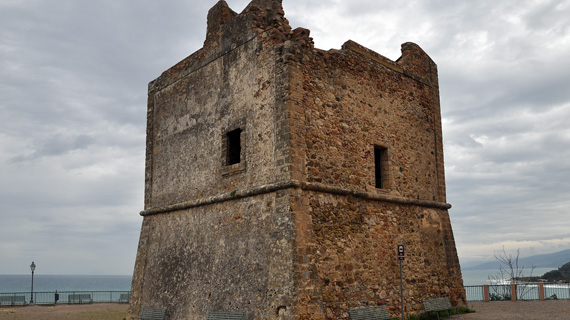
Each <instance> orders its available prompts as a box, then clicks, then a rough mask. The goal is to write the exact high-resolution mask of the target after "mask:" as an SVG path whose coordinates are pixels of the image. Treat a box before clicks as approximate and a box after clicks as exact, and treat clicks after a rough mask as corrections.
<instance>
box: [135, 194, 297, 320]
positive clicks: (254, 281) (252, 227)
mask: <svg viewBox="0 0 570 320" xmlns="http://www.w3.org/2000/svg"><path fill="white" fill-rule="evenodd" d="M287 208H288V196H287V194H286V192H284V191H280V192H272V193H267V194H264V195H260V196H255V197H250V198H248V199H247V201H240V200H237V201H230V202H225V203H218V204H213V205H208V206H200V207H196V208H192V209H187V210H181V211H176V212H173V213H169V214H163V215H155V216H153V217H151V218H148V219H145V223H148V224H150V225H149V226H148V231H147V233H146V234H145V237H147V238H148V239H151V240H150V241H148V245H147V248H146V255H147V257H146V265H145V268H144V271H143V274H142V277H143V279H144V283H143V285H142V288H141V290H140V293H139V294H140V297H137V298H139V299H140V301H141V302H140V303H141V304H142V305H143V306H159V307H163V308H165V309H166V310H167V312H168V316H169V319H172V320H176V319H203V318H205V315H206V313H207V312H208V311H213V310H214V311H229V310H239V311H246V312H248V313H250V314H254V313H255V314H256V315H257V316H258V317H259V318H260V319H272V318H273V317H274V316H275V315H276V314H277V312H278V310H279V308H280V307H282V308H284V307H285V308H286V307H288V306H291V305H292V301H291V297H293V292H292V291H293V288H294V287H293V281H292V274H293V273H292V268H293V264H292V261H291V260H292V256H293V255H292V250H293V247H292V244H293V241H292V240H293V228H292V225H291V224H292V219H291V217H290V213H289V210H287ZM285 311H287V310H286V309H284V310H283V312H285Z"/></svg>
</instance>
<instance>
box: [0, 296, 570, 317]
mask: <svg viewBox="0 0 570 320" xmlns="http://www.w3.org/2000/svg"><path fill="white" fill-rule="evenodd" d="M468 305H469V308H471V309H474V310H475V311H477V312H476V313H471V314H464V315H461V316H460V318H459V319H466V320H503V319H510V320H517V319H520V320H568V319H570V300H548V301H517V302H510V301H507V302H470V303H469V304H468ZM128 307H129V306H128V304H118V303H94V304H81V305H77V304H75V305H67V304H61V305H57V306H55V307H54V306H27V307H18V306H17V307H2V308H0V320H122V319H123V318H125V316H126V314H127V309H128ZM453 319H457V317H453Z"/></svg>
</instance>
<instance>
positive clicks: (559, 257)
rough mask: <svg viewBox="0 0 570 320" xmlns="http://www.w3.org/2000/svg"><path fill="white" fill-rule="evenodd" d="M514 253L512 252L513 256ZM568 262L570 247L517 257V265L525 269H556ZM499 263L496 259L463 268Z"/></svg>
mask: <svg viewBox="0 0 570 320" xmlns="http://www.w3.org/2000/svg"><path fill="white" fill-rule="evenodd" d="M515 256H516V254H513V258H514V257H515ZM567 262H570V249H568V250H563V251H559V252H554V253H548V254H539V255H536V256H530V257H524V258H521V257H519V266H520V267H522V266H524V268H525V270H530V268H531V267H532V266H534V267H536V268H553V269H557V268H559V267H561V266H562V265H564V264H565V263H567ZM500 265H501V263H500V262H499V261H498V260H494V261H490V262H485V263H481V264H478V265H475V266H471V267H465V268H463V269H464V270H484V269H499V266H500Z"/></svg>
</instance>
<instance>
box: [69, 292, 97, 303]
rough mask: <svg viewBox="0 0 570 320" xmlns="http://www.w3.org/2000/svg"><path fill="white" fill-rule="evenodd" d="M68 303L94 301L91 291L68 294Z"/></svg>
mask: <svg viewBox="0 0 570 320" xmlns="http://www.w3.org/2000/svg"><path fill="white" fill-rule="evenodd" d="M67 302H68V303H93V299H91V294H90V293H72V294H70V295H68V296H67Z"/></svg>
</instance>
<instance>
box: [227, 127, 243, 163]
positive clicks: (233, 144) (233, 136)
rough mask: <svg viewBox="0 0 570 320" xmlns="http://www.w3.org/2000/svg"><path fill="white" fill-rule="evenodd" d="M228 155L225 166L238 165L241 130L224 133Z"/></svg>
mask: <svg viewBox="0 0 570 320" xmlns="http://www.w3.org/2000/svg"><path fill="white" fill-rule="evenodd" d="M226 139H227V143H228V144H227V146H228V149H227V150H228V154H227V165H228V166H230V165H232V164H236V163H240V161H241V129H235V130H232V131H230V132H228V133H226Z"/></svg>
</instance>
